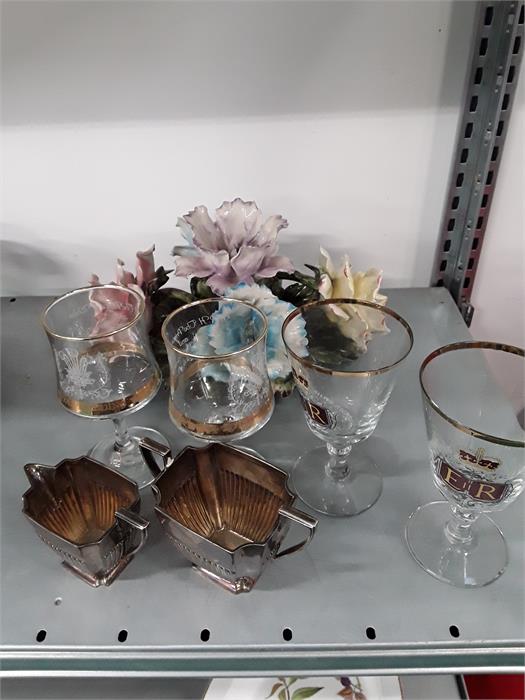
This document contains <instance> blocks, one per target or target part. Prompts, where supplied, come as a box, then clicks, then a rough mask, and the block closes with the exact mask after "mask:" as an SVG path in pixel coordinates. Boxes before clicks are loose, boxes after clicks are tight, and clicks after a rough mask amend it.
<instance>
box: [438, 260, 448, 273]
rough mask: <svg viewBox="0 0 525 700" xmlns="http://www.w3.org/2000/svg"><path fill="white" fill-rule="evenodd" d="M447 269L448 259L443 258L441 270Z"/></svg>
mask: <svg viewBox="0 0 525 700" xmlns="http://www.w3.org/2000/svg"><path fill="white" fill-rule="evenodd" d="M446 269H447V261H446V260H442V261H441V265H440V266H439V271H440V272H445V270H446Z"/></svg>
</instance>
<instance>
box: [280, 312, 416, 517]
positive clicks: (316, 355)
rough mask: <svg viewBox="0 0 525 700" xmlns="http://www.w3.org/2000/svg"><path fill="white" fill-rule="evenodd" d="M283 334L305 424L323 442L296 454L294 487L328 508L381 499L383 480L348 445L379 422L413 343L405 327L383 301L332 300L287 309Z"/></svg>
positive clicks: (341, 509)
mask: <svg viewBox="0 0 525 700" xmlns="http://www.w3.org/2000/svg"><path fill="white" fill-rule="evenodd" d="M371 329H374V332H371ZM283 339H284V343H285V346H286V349H287V352H288V356H289V358H290V361H291V363H292V371H293V375H294V379H295V384H296V386H297V389H298V391H299V395H300V398H301V402H302V404H303V408H304V412H305V417H306V422H307V424H308V427H309V428H310V430H311V431H312V432H313V433H314V435H316V436H317V437H319V438H321V440H324V442H325V443H326V447H319V448H317V449H314V450H312V451H310V452H308V453H306V454H304V455H303V456H302V457H300V458H299V459H298V461H297V462H296V464H295V467H294V469H293V471H292V475H291V479H292V485H293V489H294V490H295V491H296V492H297V493H298V494H299V496H300V497H301V498H302V499H303V501H304V502H305V503H307V504H308V505H309V506H311V507H312V508H314V509H315V510H317V511H319V512H321V513H325V514H326V515H339V516H348V515H356V514H357V513H361V512H362V511H363V510H366V509H367V508H370V506H371V505H373V504H374V503H375V502H376V500H377V499H378V498H379V496H380V494H381V489H382V479H381V474H380V472H379V470H378V468H377V466H376V465H375V464H374V463H373V461H372V460H371V459H370V458H369V457H368V456H367V455H366V454H365V453H364V452H363V449H362V448H361V447H359V448H357V449H355V450H354V446H355V445H357V443H359V442H361V441H363V440H366V439H367V438H368V437H370V435H371V434H372V433H373V432H374V430H375V428H376V426H377V423H378V421H379V418H380V416H381V414H382V412H383V410H384V408H385V406H386V404H387V401H388V399H389V397H390V394H391V392H392V389H393V388H394V382H395V378H396V374H397V370H398V369H399V366H400V364H401V362H402V361H403V360H404V359H405V358H406V356H407V355H408V354H409V352H410V350H411V348H412V343H413V336H412V331H411V329H410V326H409V325H408V323H407V322H406V321H405V320H404V319H403V318H401V316H399V314H397V313H396V312H395V311H392V310H391V309H389V308H386V307H384V306H380V305H378V304H374V303H372V302H366V301H360V300H356V299H333V300H325V301H318V302H313V303H311V304H306V305H305V306H302V307H300V308H298V309H296V310H295V311H292V313H291V314H290V315H289V316H288V318H287V319H286V321H285V322H284V324H283Z"/></svg>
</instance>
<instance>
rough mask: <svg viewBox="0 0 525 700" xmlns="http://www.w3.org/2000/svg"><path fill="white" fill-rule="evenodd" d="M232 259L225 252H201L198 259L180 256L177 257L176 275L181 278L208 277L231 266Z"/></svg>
mask: <svg viewBox="0 0 525 700" xmlns="http://www.w3.org/2000/svg"><path fill="white" fill-rule="evenodd" d="M229 263H230V258H229V256H228V253H227V252H226V251H225V250H221V251H218V252H211V251H205V250H203V251H201V254H200V255H199V256H197V257H195V256H193V255H191V256H186V255H178V256H176V257H175V273H176V274H177V275H178V276H180V277H190V276H191V275H195V276H196V277H207V276H208V275H212V274H214V273H216V272H220V271H221V270H226V268H227V267H228V266H229Z"/></svg>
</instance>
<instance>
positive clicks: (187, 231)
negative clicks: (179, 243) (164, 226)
mask: <svg viewBox="0 0 525 700" xmlns="http://www.w3.org/2000/svg"><path fill="white" fill-rule="evenodd" d="M177 228H179V229H180V235H181V236H182V237H183V238H184V240H185V241H186V243H187V244H188V245H189V246H192V247H193V229H192V227H191V226H190V225H189V224H188V223H187V222H186V221H184V219H183V218H182V216H179V218H178V219H177Z"/></svg>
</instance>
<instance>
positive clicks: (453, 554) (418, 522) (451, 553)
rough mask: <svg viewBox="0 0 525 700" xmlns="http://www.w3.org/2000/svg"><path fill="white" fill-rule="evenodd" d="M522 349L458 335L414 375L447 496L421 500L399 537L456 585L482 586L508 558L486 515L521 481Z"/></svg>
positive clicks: (524, 449) (524, 440)
mask: <svg viewBox="0 0 525 700" xmlns="http://www.w3.org/2000/svg"><path fill="white" fill-rule="evenodd" d="M524 357H525V354H524V351H523V350H522V349H520V348H516V347H513V346H509V345H501V344H500V343H489V342H475V341H469V342H462V343H454V344H452V345H446V346H445V347H443V348H439V349H438V350H435V351H434V352H432V353H431V354H430V355H428V357H426V358H425V360H424V361H423V364H422V365H421V370H420V373H419V378H420V382H421V389H422V392H423V406H424V410H425V422H426V427H427V434H428V441H429V448H430V464H431V468H432V475H433V479H434V483H435V485H436V486H437V488H438V489H439V491H440V492H441V494H442V495H443V496H444V497H445V498H446V499H447V500H446V501H435V502H433V503H427V504H426V505H424V506H420V507H419V508H418V509H417V510H416V511H415V512H414V513H412V515H411V516H410V518H409V520H408V523H407V526H406V530H405V537H406V541H407V544H408V548H409V550H410V553H411V554H412V556H413V557H414V559H415V560H416V561H417V563H418V564H419V565H420V566H421V567H423V569H425V571H427V572H428V573H429V574H432V576H435V577H436V578H438V579H440V580H441V581H445V582H446V583H450V584H452V585H455V586H460V587H478V586H485V585H486V584H488V583H491V581H494V580H495V579H497V578H498V577H499V576H501V574H502V573H503V571H504V569H505V568H506V566H507V562H508V554H507V546H506V544H505V539H504V537H503V534H502V532H501V530H500V529H499V528H498V527H497V525H496V524H495V523H494V522H493V521H492V520H491V519H490V518H489V517H488V515H487V514H488V513H495V512H498V511H500V510H502V509H503V508H506V507H507V506H508V505H509V504H510V503H512V502H513V501H514V500H515V499H516V498H517V497H518V496H519V494H520V493H521V492H522V490H523V485H524V482H525V430H524V425H523V404H524V400H525V361H524Z"/></svg>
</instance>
